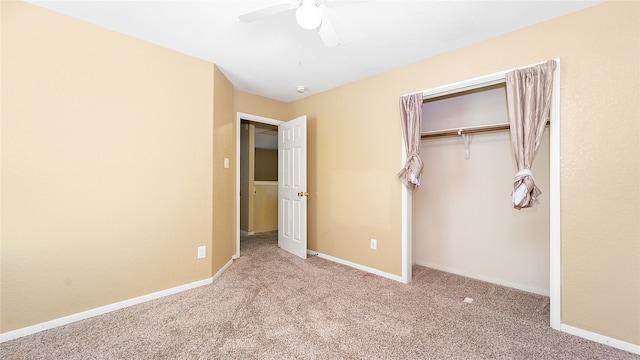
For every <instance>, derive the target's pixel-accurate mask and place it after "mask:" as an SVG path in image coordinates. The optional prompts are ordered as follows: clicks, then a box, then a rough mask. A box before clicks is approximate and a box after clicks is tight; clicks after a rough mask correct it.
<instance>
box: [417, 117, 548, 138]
mask: <svg viewBox="0 0 640 360" xmlns="http://www.w3.org/2000/svg"><path fill="white" fill-rule="evenodd" d="M549 124H550V122H549V121H547V124H546V125H547V126H549ZM510 128H511V127H510V126H509V124H508V123H505V124H494V125H484V126H470V127H466V128H459V129H448V130H438V131H428V132H424V133H422V134H420V138H421V139H428V138H432V137H444V136H460V135H469V134H475V133H484V132H491V131H501V130H509V129H510Z"/></svg>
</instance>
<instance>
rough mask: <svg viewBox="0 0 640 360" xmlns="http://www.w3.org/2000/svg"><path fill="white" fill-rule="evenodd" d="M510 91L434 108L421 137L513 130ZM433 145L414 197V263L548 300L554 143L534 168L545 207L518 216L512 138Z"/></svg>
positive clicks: (429, 107) (426, 112) (477, 137)
mask: <svg viewBox="0 0 640 360" xmlns="http://www.w3.org/2000/svg"><path fill="white" fill-rule="evenodd" d="M507 122H508V118H507V107H506V97H505V93H504V87H500V88H492V89H490V90H487V91H479V92H474V93H470V94H465V95H462V96H452V97H447V98H443V99H439V100H437V101H430V102H427V103H425V104H424V106H423V126H422V132H425V131H430V130H444V129H451V128H458V127H464V126H475V125H487V124H497V123H507ZM469 143H470V146H469V150H470V158H469V159H468V160H467V159H465V148H464V144H463V141H462V138H461V137H459V136H455V137H444V138H427V139H423V140H422V141H421V146H420V156H421V157H422V159H423V160H424V163H425V168H424V174H423V177H422V181H421V187H420V189H419V190H418V191H416V192H415V193H414V194H413V249H412V250H413V262H414V264H417V265H422V266H427V267H430V268H434V269H439V270H443V271H447V272H451V273H456V274H460V275H464V276H468V277H472V278H476V279H480V280H485V281H490V282H493V283H497V284H501V285H506V286H510V287H514V288H518V289H521V290H525V291H529V292H534V293H538V294H542V295H549V136H548V129H547V130H546V131H545V136H544V138H543V140H542V144H541V145H540V149H539V150H538V153H537V155H536V158H535V161H534V164H533V169H532V170H533V174H534V177H535V179H536V183H537V185H538V187H539V188H540V189H541V190H542V192H543V195H542V197H541V199H540V205H538V206H537V207H534V208H529V209H522V210H515V209H513V204H512V203H511V189H512V184H513V176H514V175H515V173H516V172H517V169H516V166H515V161H514V158H513V150H512V148H511V142H510V135H509V132H508V131H499V132H491V133H479V134H474V135H470V141H469Z"/></svg>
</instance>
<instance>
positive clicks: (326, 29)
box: [318, 12, 340, 47]
mask: <svg viewBox="0 0 640 360" xmlns="http://www.w3.org/2000/svg"><path fill="white" fill-rule="evenodd" d="M318 34H320V38H321V39H322V42H324V44H325V46H327V47H333V46H338V45H340V37H339V36H338V33H336V30H335V29H334V28H333V25H331V21H330V20H329V17H328V16H327V14H326V13H325V12H323V13H322V22H321V23H320V27H319V28H318Z"/></svg>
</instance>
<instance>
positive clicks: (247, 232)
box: [240, 230, 254, 236]
mask: <svg viewBox="0 0 640 360" xmlns="http://www.w3.org/2000/svg"><path fill="white" fill-rule="evenodd" d="M253 234H254V232H253V231H244V230H240V235H242V236H247V235H253Z"/></svg>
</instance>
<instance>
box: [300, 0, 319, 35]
mask: <svg viewBox="0 0 640 360" xmlns="http://www.w3.org/2000/svg"><path fill="white" fill-rule="evenodd" d="M296 20H297V21H298V25H300V27H301V28H303V29H307V30H313V29H317V28H318V27H319V26H320V23H321V22H322V11H321V10H320V9H319V8H318V7H317V6H315V4H311V3H309V2H304V3H302V5H300V7H298V10H296Z"/></svg>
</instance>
